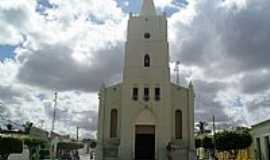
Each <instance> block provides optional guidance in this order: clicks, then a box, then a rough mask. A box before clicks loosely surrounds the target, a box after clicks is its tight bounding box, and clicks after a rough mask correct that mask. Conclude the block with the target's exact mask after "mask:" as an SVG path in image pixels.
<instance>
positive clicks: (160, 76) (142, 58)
mask: <svg viewBox="0 0 270 160" xmlns="http://www.w3.org/2000/svg"><path fill="white" fill-rule="evenodd" d="M125 51H126V52H125V67H124V73H123V80H124V83H152V82H155V83H164V82H169V81H170V79H169V78H170V76H169V75H170V73H169V66H168V62H169V53H168V52H169V51H168V41H167V19H166V16H165V15H158V14H157V13H156V9H155V6H154V3H153V0H144V1H143V5H142V9H141V12H140V14H139V16H133V15H132V14H130V18H129V21H128V30H127V42H126V50H125Z"/></svg>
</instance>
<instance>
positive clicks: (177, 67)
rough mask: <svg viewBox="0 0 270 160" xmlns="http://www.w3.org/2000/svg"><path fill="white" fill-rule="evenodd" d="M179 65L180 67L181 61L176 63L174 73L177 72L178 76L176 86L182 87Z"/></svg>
mask: <svg viewBox="0 0 270 160" xmlns="http://www.w3.org/2000/svg"><path fill="white" fill-rule="evenodd" d="M179 65H180V61H176V62H175V68H174V72H175V76H176V84H177V85H180V74H179Z"/></svg>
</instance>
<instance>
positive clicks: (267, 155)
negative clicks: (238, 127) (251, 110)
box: [251, 120, 270, 160]
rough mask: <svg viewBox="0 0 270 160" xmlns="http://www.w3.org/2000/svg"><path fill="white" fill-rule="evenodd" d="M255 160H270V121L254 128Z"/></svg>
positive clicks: (252, 132)
mask: <svg viewBox="0 0 270 160" xmlns="http://www.w3.org/2000/svg"><path fill="white" fill-rule="evenodd" d="M251 134H252V137H253V150H254V159H256V160H270V140H269V139H270V120H267V121H264V122H261V123H258V124H255V125H253V126H252V130H251Z"/></svg>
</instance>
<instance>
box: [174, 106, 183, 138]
mask: <svg viewBox="0 0 270 160" xmlns="http://www.w3.org/2000/svg"><path fill="white" fill-rule="evenodd" d="M175 138H176V139H181V138H182V111H181V110H177V111H175Z"/></svg>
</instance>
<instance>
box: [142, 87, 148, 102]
mask: <svg viewBox="0 0 270 160" xmlns="http://www.w3.org/2000/svg"><path fill="white" fill-rule="evenodd" d="M143 99H144V100H145V101H148V100H149V88H144V96H143Z"/></svg>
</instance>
